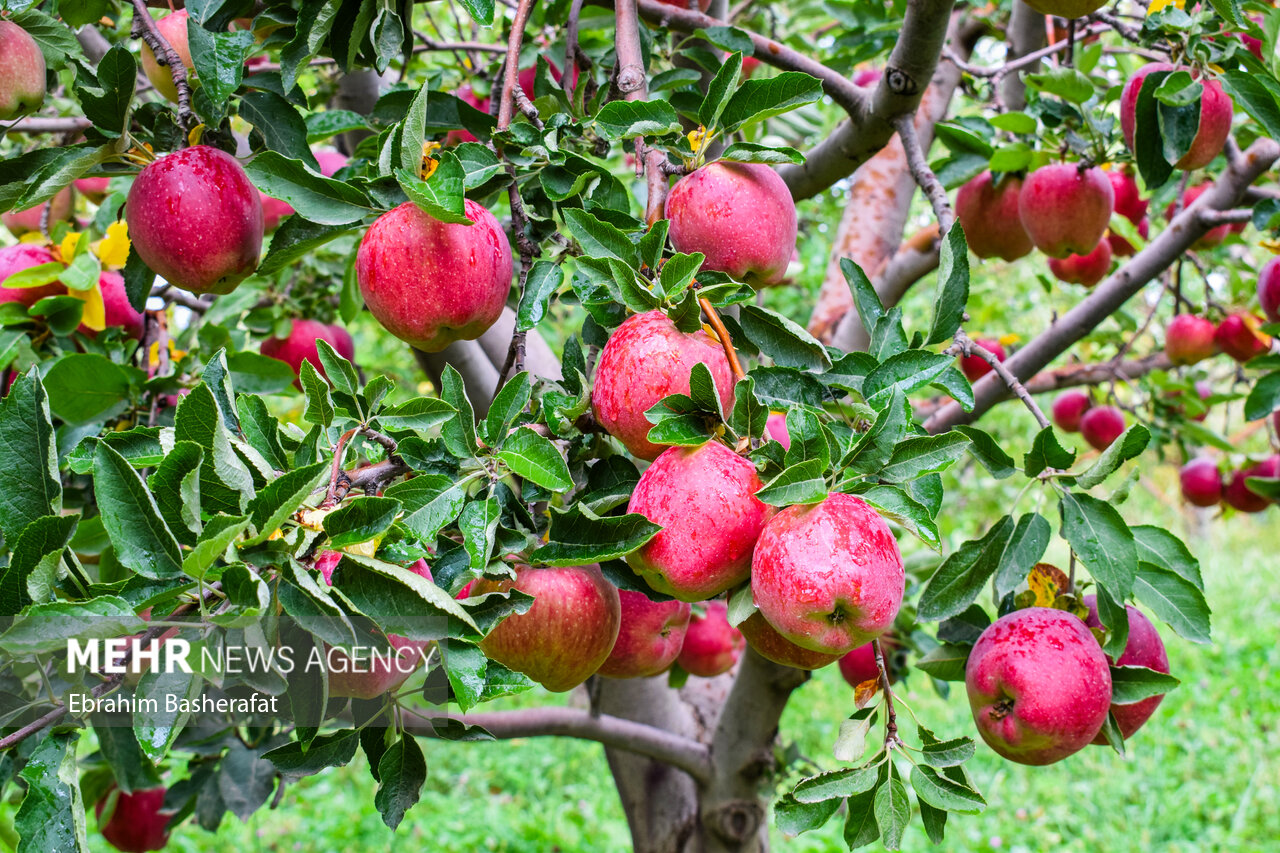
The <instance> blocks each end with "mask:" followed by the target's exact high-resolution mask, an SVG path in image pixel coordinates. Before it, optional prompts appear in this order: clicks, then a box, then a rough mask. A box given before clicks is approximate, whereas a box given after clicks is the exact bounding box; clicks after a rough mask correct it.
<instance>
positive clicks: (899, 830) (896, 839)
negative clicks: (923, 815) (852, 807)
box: [875, 764, 911, 850]
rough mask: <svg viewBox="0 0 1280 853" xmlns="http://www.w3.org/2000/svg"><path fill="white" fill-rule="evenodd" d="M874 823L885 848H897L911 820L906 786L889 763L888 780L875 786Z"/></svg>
mask: <svg viewBox="0 0 1280 853" xmlns="http://www.w3.org/2000/svg"><path fill="white" fill-rule="evenodd" d="M875 810H876V823H877V824H878V825H879V827H880V841H881V842H882V843H883V844H884V846H885V849H886V850H897V849H898V848H899V847H900V846H901V844H902V834H903V833H904V832H905V831H906V829H907V824H908V823H910V822H911V800H910V799H909V798H908V797H907V786H906V785H904V784H902V780H901V779H900V778H898V775H897V773H895V772H894V767H893V764H890V765H889V781H888V782H886V783H885V784H883V785H881V786H880V787H879V788H876V799H875Z"/></svg>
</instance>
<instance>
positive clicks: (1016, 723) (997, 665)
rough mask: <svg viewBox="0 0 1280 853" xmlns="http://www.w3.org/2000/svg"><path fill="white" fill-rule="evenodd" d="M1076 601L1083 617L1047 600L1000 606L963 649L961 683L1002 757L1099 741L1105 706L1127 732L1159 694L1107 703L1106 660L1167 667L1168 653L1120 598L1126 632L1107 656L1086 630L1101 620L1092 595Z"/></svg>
mask: <svg viewBox="0 0 1280 853" xmlns="http://www.w3.org/2000/svg"><path fill="white" fill-rule="evenodd" d="M1083 603H1084V605H1085V606H1086V607H1088V609H1089V613H1088V618H1087V619H1086V620H1081V619H1080V617H1078V616H1076V615H1075V614H1073V613H1070V612H1067V611H1065V610H1055V609H1051V608H1047V607H1029V608H1026V609H1023V610H1016V611H1014V612H1012V613H1009V614H1006V615H1005V616H1002V617H1000V618H999V619H997V620H996V621H995V622H993V623H992V624H991V625H990V626H988V627H987V629H986V630H985V631H983V632H982V635H981V636H980V637H979V638H978V642H977V643H976V644H975V645H974V647H973V650H972V651H971V652H970V653H969V660H968V662H967V663H966V665H965V687H966V689H967V692H968V694H969V706H970V708H971V709H972V711H973V719H974V722H975V723H976V724H977V727H978V733H979V734H980V735H981V736H982V739H983V740H984V741H986V742H987V744H988V745H989V746H990V747H991V748H992V749H993V750H995V751H996V752H997V753H999V754H1000V755H1002V756H1004V757H1005V758H1007V759H1009V760H1010V761H1016V762H1018V763H1019V764H1031V765H1044V764H1052V763H1054V762H1056V761H1061V760H1062V759H1064V758H1066V757H1067V756H1069V755H1072V754H1074V753H1076V752H1079V751H1080V750H1082V749H1084V748H1085V747H1086V746H1088V745H1089V744H1091V743H1092V744H1098V745H1103V746H1105V745H1106V743H1107V740H1106V737H1105V736H1104V735H1103V734H1102V728H1103V726H1104V725H1105V724H1106V722H1107V715H1108V714H1111V715H1113V716H1114V717H1115V720H1116V725H1117V727H1118V728H1119V730H1120V734H1121V736H1122V737H1123V738H1124V739H1125V740H1128V739H1129V738H1130V737H1131V736H1132V735H1133V734H1134V732H1136V731H1137V730H1138V729H1140V728H1141V727H1142V725H1143V724H1144V723H1146V722H1147V720H1149V719H1150V718H1151V715H1152V714H1154V713H1155V711H1156V708H1157V707H1158V706H1159V705H1160V702H1161V701H1162V700H1163V699H1164V696H1163V694H1161V695H1157V696H1151V697H1148V698H1146V699H1143V700H1141V701H1139V702H1135V703H1131V704H1124V705H1120V704H1115V703H1113V701H1112V683H1111V669H1110V667H1111V666H1112V665H1115V666H1141V667H1147V668H1148V669H1153V670H1155V671H1157V672H1162V673H1165V674H1167V673H1168V672H1169V658H1168V655H1166V654H1165V649H1164V642H1163V641H1162V640H1161V639H1160V634H1159V632H1158V631H1156V628H1155V626H1154V625H1152V624H1151V620H1149V619H1148V618H1147V617H1146V615H1145V614H1143V613H1142V611H1140V610H1138V609H1137V608H1136V607H1133V606H1131V605H1126V607H1125V610H1126V611H1127V614H1128V620H1129V635H1128V640H1127V641H1126V643H1125V648H1124V651H1123V652H1122V653H1121V655H1120V657H1119V658H1118V659H1117V660H1115V661H1114V662H1113V661H1111V659H1110V657H1109V656H1108V655H1106V654H1104V653H1103V651H1102V647H1101V646H1100V645H1099V643H1098V639H1097V637H1096V636H1095V635H1094V633H1093V630H1091V629H1098V628H1101V623H1100V622H1099V620H1098V608H1097V600H1096V597H1095V596H1092V595H1088V596H1085V597H1084V599H1083Z"/></svg>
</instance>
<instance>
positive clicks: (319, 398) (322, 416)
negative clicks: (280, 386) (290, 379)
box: [298, 360, 334, 427]
mask: <svg viewBox="0 0 1280 853" xmlns="http://www.w3.org/2000/svg"><path fill="white" fill-rule="evenodd" d="M298 382H299V383H300V384H301V385H302V390H303V392H304V393H305V394H306V395H307V405H306V408H305V409H303V411H302V419H303V420H304V421H306V422H307V423H312V424H317V425H319V426H322V427H327V426H329V425H330V424H332V423H333V415H334V409H333V396H332V395H331V394H330V393H329V383H328V382H326V381H325V379H324V377H323V376H321V375H320V371H318V370H316V367H315V365H314V364H312V363H311V362H310V361H306V360H304V361H303V362H302V364H301V365H299V370H298Z"/></svg>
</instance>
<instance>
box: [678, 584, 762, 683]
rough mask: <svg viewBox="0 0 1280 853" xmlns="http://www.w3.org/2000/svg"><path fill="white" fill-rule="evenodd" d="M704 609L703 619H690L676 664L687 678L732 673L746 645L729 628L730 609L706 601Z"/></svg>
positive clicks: (722, 604) (722, 603) (719, 603)
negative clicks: (687, 674) (686, 674)
mask: <svg viewBox="0 0 1280 853" xmlns="http://www.w3.org/2000/svg"><path fill="white" fill-rule="evenodd" d="M703 609H704V613H703V615H701V616H699V615H698V614H696V613H695V614H693V615H692V616H691V617H690V619H689V630H688V631H686V632H685V635H684V647H683V648H681V649H680V656H679V657H678V658H677V659H676V660H677V661H678V662H679V663H680V667H681V668H682V669H684V671H685V672H687V673H689V674H690V675H697V676H699V677H701V678H714V677H715V676H717V675H720V674H721V673H725V672H728V671H729V670H731V669H733V665H734V664H735V663H737V662H738V656H739V655H741V654H742V649H743V647H744V646H745V645H746V643H747V641H746V640H744V639H743V638H742V632H741V631H739V630H738V629H737V628H735V627H733V626H732V625H730V624H729V605H728V604H726V603H725V602H724V601H708V602H706V604H705V605H704V608H703Z"/></svg>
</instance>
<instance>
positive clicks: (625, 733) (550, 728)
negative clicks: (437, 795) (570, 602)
mask: <svg viewBox="0 0 1280 853" xmlns="http://www.w3.org/2000/svg"><path fill="white" fill-rule="evenodd" d="M443 719H446V718H443V717H429V716H426V715H425V714H422V713H419V712H414V711H407V712H406V713H405V718H404V723H405V730H406V731H409V732H411V733H413V734H415V735H419V736H425V737H433V736H435V732H436V730H435V726H434V725H433V721H443ZM447 719H448V720H451V721H456V722H461V723H464V724H466V725H469V726H479V727H481V728H482V729H484V730H485V731H487V732H489V733H490V734H491V735H493V736H494V737H495V738H497V739H498V740H511V739H512V738H521V737H575V738H579V739H581V740H591V741H595V742H597V743H601V744H604V745H605V746H611V747H614V748H616V749H624V750H627V751H628V752H634V753H636V754H637V755H644V756H647V757H648V758H652V759H654V760H656V761H661V762H663V763H665V764H670V765H671V766H672V767H678V768H679V769H681V770H683V771H685V772H686V773H688V774H689V775H690V776H692V777H693V778H694V779H696V780H697V781H698V782H700V783H705V782H707V781H708V780H709V779H710V777H711V751H710V750H709V749H708V748H707V747H706V746H705V745H703V744H701V743H698V742H697V741H696V740H692V739H691V738H686V737H682V736H680V735H677V734H673V733H671V732H668V731H665V730H663V729H660V728H657V727H656V726H648V725H645V724H644V723H637V722H633V721H631V720H624V719H623V718H621V717H612V716H609V715H608V714H595V715H593V714H591V713H590V712H588V711H585V710H580V709H578V708H563V707H544V708H522V709H520V710H517V711H489V712H484V713H477V714H450V715H448V717H447Z"/></svg>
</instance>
